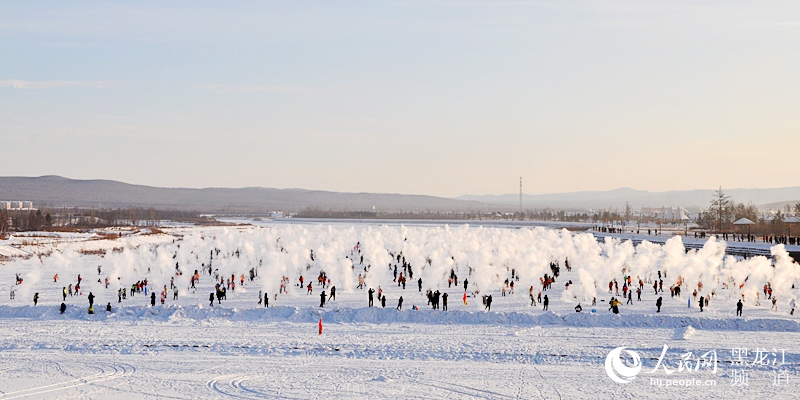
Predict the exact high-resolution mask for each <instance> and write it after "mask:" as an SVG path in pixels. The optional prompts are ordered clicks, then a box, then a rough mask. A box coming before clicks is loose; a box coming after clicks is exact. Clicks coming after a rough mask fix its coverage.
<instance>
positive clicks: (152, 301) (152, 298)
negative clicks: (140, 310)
mask: <svg viewBox="0 0 800 400" xmlns="http://www.w3.org/2000/svg"><path fill="white" fill-rule="evenodd" d="M150 305H151V306H153V307H155V306H156V292H150Z"/></svg>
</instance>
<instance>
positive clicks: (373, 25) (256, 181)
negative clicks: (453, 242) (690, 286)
mask: <svg viewBox="0 0 800 400" xmlns="http://www.w3.org/2000/svg"><path fill="white" fill-rule="evenodd" d="M793 10H794V11H793ZM797 11H800V4H798V3H796V2H788V1H772V2H759V3H718V2H709V1H700V2H697V1H675V2H667V3H664V2H628V1H603V2H594V1H592V2H589V1H578V2H558V1H542V2H482V1H465V2H450V1H440V2H422V1H401V2H369V3H355V2H341V3H328V2H317V1H312V2H292V3H272V2H263V3H262V2H244V3H236V4H234V5H232V4H227V3H214V2H178V3H172V2H170V3H164V2H155V1H146V2H140V3H135V4H133V3H125V2H97V1H90V2H82V3H64V2H44V4H42V3H27V2H14V3H10V2H6V3H2V4H0V32H2V33H3V34H2V35H0V54H3V55H2V56H0V60H2V62H0V120H2V121H3V122H2V123H0V138H2V141H3V144H4V148H5V149H6V151H5V152H4V156H5V157H4V161H5V162H4V168H3V175H6V176H11V175H14V176H41V175H61V176H68V177H70V178H73V179H110V180H117V181H121V182H127V183H133V184H141V185H147V186H155V187H274V188H303V189H312V190H326V191H337V192H370V193H404V194H424V195H433V196H440V197H448V198H453V197H458V196H461V195H466V194H476V195H480V194H508V193H516V192H518V190H519V186H518V185H519V177H520V176H522V177H523V178H524V191H525V193H526V194H546V193H566V192H578V191H600V190H613V189H616V188H621V187H631V188H635V189H638V190H647V191H651V192H661V191H668V190H694V189H702V188H712V189H713V188H717V187H719V186H722V187H723V188H743V187H761V188H780V187H791V186H795V185H797V184H796V179H794V177H793V174H792V171H794V170H797V169H798V168H800V159H798V158H797V157H796V155H795V152H794V149H793V148H792V147H793V146H791V145H789V144H791V143H794V142H795V141H796V140H797V132H799V131H800V113H798V112H797V110H798V109H800V96H798V94H797V93H798V88H800V75H798V74H797V71H798V70H800V51H798V50H800V19H798V18H797V17H796V16H797V15H798V13H797Z"/></svg>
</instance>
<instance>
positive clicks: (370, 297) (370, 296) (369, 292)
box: [367, 288, 402, 307]
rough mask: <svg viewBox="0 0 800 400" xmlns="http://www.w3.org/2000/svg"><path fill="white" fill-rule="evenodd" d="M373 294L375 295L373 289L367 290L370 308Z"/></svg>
mask: <svg viewBox="0 0 800 400" xmlns="http://www.w3.org/2000/svg"><path fill="white" fill-rule="evenodd" d="M373 293H375V289H373V288H369V290H367V294H368V295H369V306H370V307H372V294H373ZM401 298H402V297H401ZM401 303H402V301H401Z"/></svg>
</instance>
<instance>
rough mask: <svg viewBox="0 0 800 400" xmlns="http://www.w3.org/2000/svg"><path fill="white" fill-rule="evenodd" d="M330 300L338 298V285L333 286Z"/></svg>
mask: <svg viewBox="0 0 800 400" xmlns="http://www.w3.org/2000/svg"><path fill="white" fill-rule="evenodd" d="M328 300H336V286H331V295H330V297H328Z"/></svg>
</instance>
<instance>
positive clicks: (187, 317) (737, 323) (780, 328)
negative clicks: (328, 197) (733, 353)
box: [0, 304, 800, 339]
mask: <svg viewBox="0 0 800 400" xmlns="http://www.w3.org/2000/svg"><path fill="white" fill-rule="evenodd" d="M320 318H322V320H323V322H324V323H370V324H394V323H399V324H402V323H411V324H433V325H453V324H471V325H514V326H565V327H590V328H654V329H655V328H658V329H681V331H680V332H681V335H680V336H681V338H682V339H688V338H690V337H691V336H693V335H694V330H695V329H697V330H719V331H772V332H800V323H798V322H796V321H793V320H784V319H771V318H752V319H751V318H737V319H733V318H706V317H692V316H670V315H652V314H630V315H614V314H606V313H601V314H592V313H572V314H565V315H558V314H556V313H553V312H545V313H542V314H530V313H524V312H469V311H458V310H454V311H444V312H443V311H434V310H418V311H415V310H403V311H397V310H395V309H394V308H378V307H373V308H342V309H319V308H313V307H273V308H269V309H262V308H252V309H244V310H238V309H236V308H225V307H213V308H210V307H206V306H205V305H198V306H195V307H183V306H164V307H144V306H126V307H121V308H114V309H113V311H112V312H110V313H109V312H106V311H105V306H104V305H102V304H101V305H98V306H97V307H96V309H95V314H92V315H90V314H88V313H87V310H86V308H83V307H81V308H77V307H74V306H72V307H68V308H67V311H66V312H65V313H64V314H63V315H61V314H60V313H59V310H58V309H57V307H52V306H50V307H43V306H22V307H10V306H0V320H4V321H5V323H6V324H11V325H13V323H14V322H13V321H14V320H15V319H36V320H65V319H66V320H80V321H87V322H89V321H97V322H105V321H109V322H110V321H126V322H137V321H152V322H168V323H211V324H213V323H217V322H223V321H231V322H291V323H309V324H315V323H317V322H318V321H319V319H320ZM684 333H686V334H685V335H684Z"/></svg>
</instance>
